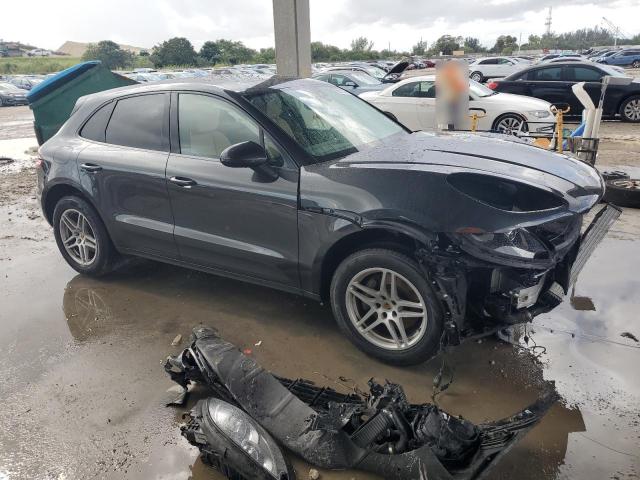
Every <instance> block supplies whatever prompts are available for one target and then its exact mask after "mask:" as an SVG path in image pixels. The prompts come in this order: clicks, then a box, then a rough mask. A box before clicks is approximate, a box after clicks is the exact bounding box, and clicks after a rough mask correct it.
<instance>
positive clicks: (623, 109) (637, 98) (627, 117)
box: [620, 95, 640, 123]
mask: <svg viewBox="0 0 640 480" xmlns="http://www.w3.org/2000/svg"><path fill="white" fill-rule="evenodd" d="M620 116H621V117H622V120H623V121H625V122H631V123H638V122H640V95H634V96H632V97H629V98H627V99H626V100H625V101H624V102H622V105H620Z"/></svg>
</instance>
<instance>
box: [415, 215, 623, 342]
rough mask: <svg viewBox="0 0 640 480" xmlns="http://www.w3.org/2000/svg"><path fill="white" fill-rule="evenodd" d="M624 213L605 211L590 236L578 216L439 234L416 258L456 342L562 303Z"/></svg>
mask: <svg viewBox="0 0 640 480" xmlns="http://www.w3.org/2000/svg"><path fill="white" fill-rule="evenodd" d="M620 213H621V212H620V209H618V208H617V207H615V206H613V205H605V206H603V207H601V209H600V210H599V211H598V213H597V214H596V215H595V217H594V218H593V220H592V222H591V223H590V225H589V226H588V228H586V229H585V230H584V231H583V215H582V214H577V213H576V214H567V215H564V216H561V217H560V218H554V219H552V220H549V221H545V222H542V223H537V224H532V225H526V226H519V227H516V228H513V229H508V230H505V231H503V232H500V233H487V232H484V231H480V230H475V229H472V228H469V229H463V230H461V231H458V232H456V233H454V234H449V235H444V236H440V238H439V240H438V243H435V244H433V245H431V247H430V248H429V249H423V250H419V251H418V253H417V257H418V260H419V261H420V263H421V265H423V268H424V271H425V275H428V276H429V278H430V279H431V281H432V284H433V286H434V289H435V290H436V292H437V293H438V295H439V297H440V299H441V300H442V303H443V305H444V306H445V310H446V312H447V314H448V321H449V323H448V325H449V330H455V332H456V337H459V336H465V335H471V334H474V333H479V331H481V330H485V331H490V330H491V329H492V327H493V328H494V329H495V328H501V327H504V326H507V325H513V324H517V323H524V322H528V321H531V320H532V319H533V318H534V317H535V316H537V315H539V314H541V313H545V312H548V311H550V310H552V309H553V308H555V307H556V306H557V305H559V304H560V303H561V302H562V300H563V298H564V296H565V295H566V294H567V293H568V291H569V289H570V287H571V285H572V284H573V283H574V282H575V280H576V278H577V276H578V274H579V273H580V270H581V269H582V268H583V267H584V265H585V263H586V261H587V260H588V258H589V257H590V256H591V254H592V253H593V251H594V250H595V248H596V247H597V245H598V244H599V242H600V241H601V240H602V239H603V238H604V236H605V234H606V232H607V231H608V229H609V228H610V227H611V225H612V224H613V223H614V222H615V221H616V219H617V218H618V217H619V216H620ZM453 343H455V341H454V342H453Z"/></svg>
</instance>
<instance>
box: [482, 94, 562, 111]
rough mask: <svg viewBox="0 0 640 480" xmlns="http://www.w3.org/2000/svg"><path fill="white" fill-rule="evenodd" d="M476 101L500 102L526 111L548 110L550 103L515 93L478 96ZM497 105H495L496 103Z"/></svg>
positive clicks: (517, 109)
mask: <svg viewBox="0 0 640 480" xmlns="http://www.w3.org/2000/svg"><path fill="white" fill-rule="evenodd" d="M475 101H476V102H479V103H480V102H481V103H487V104H493V103H495V104H501V105H505V106H509V108H511V109H513V110H515V111H520V112H526V111H531V110H547V111H548V110H549V109H550V108H551V104H550V103H549V102H547V101H545V100H540V99H539V98H533V97H527V96H526V95H516V94H514V93H496V94H495V95H489V96H487V97H480V98H478V99H477V100H475ZM496 106H497V105H496Z"/></svg>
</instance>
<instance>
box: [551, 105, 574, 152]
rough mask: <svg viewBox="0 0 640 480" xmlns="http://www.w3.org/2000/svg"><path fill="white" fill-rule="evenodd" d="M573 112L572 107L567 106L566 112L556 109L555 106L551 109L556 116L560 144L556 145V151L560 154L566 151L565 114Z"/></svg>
mask: <svg viewBox="0 0 640 480" xmlns="http://www.w3.org/2000/svg"><path fill="white" fill-rule="evenodd" d="M569 110H571V107H569V106H567V108H565V109H564V110H563V109H561V108H558V107H556V106H555V105H554V106H553V107H551V111H552V112H553V113H555V115H556V138H557V139H558V143H557V144H556V150H558V152H559V153H562V152H563V150H564V147H563V143H564V138H563V135H564V114H565V113H568V112H569Z"/></svg>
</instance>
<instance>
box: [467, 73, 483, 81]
mask: <svg viewBox="0 0 640 480" xmlns="http://www.w3.org/2000/svg"><path fill="white" fill-rule="evenodd" d="M469 78H471V80H473V81H475V82H478V83H482V82H483V81H484V77H483V76H482V73H480V72H473V73H472V74H471V75H469Z"/></svg>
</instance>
